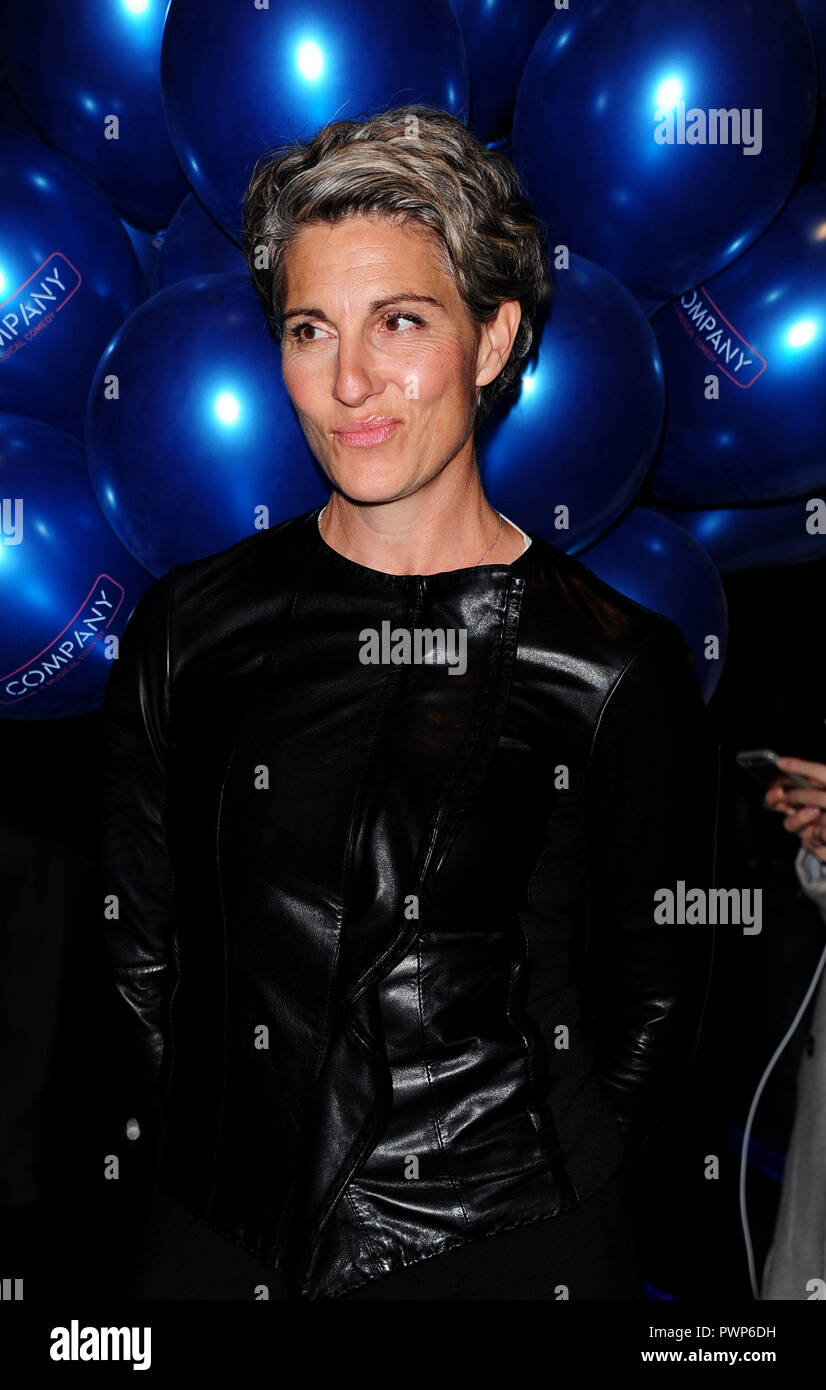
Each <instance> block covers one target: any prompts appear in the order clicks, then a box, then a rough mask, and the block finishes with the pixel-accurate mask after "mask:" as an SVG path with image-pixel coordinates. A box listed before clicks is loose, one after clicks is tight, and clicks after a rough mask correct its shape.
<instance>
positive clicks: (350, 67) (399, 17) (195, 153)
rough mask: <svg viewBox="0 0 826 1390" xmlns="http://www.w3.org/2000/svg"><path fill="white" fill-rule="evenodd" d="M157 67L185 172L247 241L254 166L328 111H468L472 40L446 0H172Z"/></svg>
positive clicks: (357, 114)
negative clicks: (263, 4)
mask: <svg viewBox="0 0 826 1390" xmlns="http://www.w3.org/2000/svg"><path fill="white" fill-rule="evenodd" d="M161 74H162V81H163V91H164V100H165V103H166V114H167V121H168V124H169V131H170V134H171V136H172V141H173V144H174V146H175V149H176V150H177V152H178V157H179V159H180V161H181V164H182V165H183V168H184V170H185V172H186V175H187V178H188V179H189V182H190V183H191V184H192V187H193V188H194V189H195V192H196V193H197V194H198V197H199V198H200V199H201V201H202V202H203V203H204V205H205V207H206V208H207V209H208V210H209V212H211V213H212V215H213V216H214V217H215V218H217V220H218V221H219V222H220V223H221V225H222V226H223V227H225V228H226V230H227V231H228V232H229V234H230V236H232V237H234V238H235V240H236V241H240V236H241V222H242V203H243V196H244V190H245V188H246V186H247V183H248V182H249V177H250V174H251V173H252V168H253V165H254V164H255V161H256V159H257V158H258V157H259V155H261V154H263V153H264V151H265V150H266V149H267V148H269V147H270V146H273V145H279V144H283V143H285V142H287V141H290V140H294V139H307V138H309V137H310V136H312V135H313V134H314V133H315V132H316V131H317V130H318V129H319V128H320V127H321V126H323V125H325V124H326V123H327V122H328V121H332V120H357V119H359V118H361V117H363V116H364V115H366V114H374V113H376V112H379V111H385V110H390V109H391V108H393V107H396V106H407V105H410V104H412V103H414V102H421V103H424V104H425V105H428V106H435V107H439V108H441V109H442V110H445V111H449V112H451V113H452V114H454V115H461V116H462V118H463V119H466V118H467V108H468V99H469V95H468V90H469V89H468V73H467V59H466V58H465V46H464V43H463V41H462V35H461V31H460V29H459V25H458V22H457V20H456V16H455V15H454V13H453V11H452V9H451V8H450V5H449V3H448V0H417V3H416V4H415V5H399V6H397V7H396V8H395V9H393V11H392V13H391V12H390V11H389V10H388V8H387V5H386V3H385V0H302V3H290V0H284V3H278V4H273V5H271V6H270V8H269V9H266V10H262V9H257V8H256V7H255V5H253V4H251V3H250V4H243V5H228V4H227V3H226V0H172V3H171V5H170V7H169V15H168V18H167V21H166V30H165V32H164V39H163V50H162V55H161Z"/></svg>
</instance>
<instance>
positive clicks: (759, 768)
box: [737, 748, 814, 787]
mask: <svg viewBox="0 0 826 1390" xmlns="http://www.w3.org/2000/svg"><path fill="white" fill-rule="evenodd" d="M737 761H738V763H739V764H740V766H741V767H742V768H745V770H746V772H750V773H751V775H752V777H756V778H757V781H758V782H759V783H760V784H761V786H764V787H770V786H771V785H772V783H774V782H776V781H777V779H778V777H782V778H783V780H784V782H790V783H791V784H792V786H793V787H811V786H813V785H814V784H813V783H812V782H810V781H809V779H808V777H801V776H800V774H799V773H796V772H784V771H783V769H782V767H778V766H777V754H776V753H774V752H773V751H772V749H771V748H750V749H748V750H744V751H743V752H742V753H738V754H737Z"/></svg>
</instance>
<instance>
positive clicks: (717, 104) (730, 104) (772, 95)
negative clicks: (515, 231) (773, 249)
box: [513, 0, 817, 312]
mask: <svg viewBox="0 0 826 1390" xmlns="http://www.w3.org/2000/svg"><path fill="white" fill-rule="evenodd" d="M816 104H817V75H816V71H815V58H814V50H813V47H812V41H811V38H810V37H809V32H808V29H807V28H806V24H805V22H804V20H803V17H802V15H801V14H800V11H799V10H798V8H797V5H796V4H795V3H794V0H760V4H759V5H755V4H754V3H753V0H725V3H721V0H680V3H679V4H669V5H664V4H663V3H662V0H615V2H614V3H611V4H606V3H605V0H577V3H576V4H575V5H573V6H572V7H571V9H570V11H562V12H560V13H558V14H556V15H554V17H553V18H552V19H551V20H549V22H548V24H547V25H546V26H545V28H544V29H543V31H542V33H541V35H540V37H539V38H538V40H537V42H536V44H535V45H534V48H533V51H532V53H531V55H530V58H529V59H528V62H527V64H526V66H525V72H524V75H523V78H522V82H521V84H520V87H519V94H518V97H517V103H516V112H515V115H514V128H513V149H514V159H515V163H516V165H517V168H518V169H519V171H520V173H522V175H523V176H524V179H525V182H526V185H527V191H528V193H529V194H530V195H531V197H532V199H533V201H534V203H535V204H536V206H537V207H538V209H539V211H540V212H541V213H542V214H543V216H544V217H545V218H546V219H547V220H548V221H549V222H550V223H551V225H552V226H553V227H554V236H555V239H556V241H557V242H560V241H561V242H564V243H565V244H566V245H568V246H570V248H571V250H573V251H576V252H578V253H579V254H580V255H583V256H588V257H589V258H590V259H591V260H594V261H597V262H598V263H599V264H600V265H604V266H605V267H606V268H607V269H608V270H611V271H613V273H614V274H615V275H616V276H618V278H619V279H620V280H622V281H623V282H624V284H626V285H628V287H629V289H631V290H632V291H633V293H634V294H635V295H636V296H637V297H638V298H639V299H640V301H641V303H642V304H643V307H644V308H645V309H646V311H647V312H650V311H653V310H654V309H656V308H658V307H660V306H661V305H662V304H664V303H665V302H666V301H668V300H669V299H672V298H673V297H674V296H675V295H677V294H681V293H682V291H683V290H686V289H688V288H689V287H690V286H691V285H696V284H697V283H698V282H699V281H700V280H703V279H704V278H705V277H706V276H709V275H713V274H714V272H715V271H717V270H720V269H721V268H722V267H723V266H724V265H727V264H728V263H729V261H731V260H733V259H734V258H735V257H736V256H738V255H740V254H741V252H743V251H744V250H745V249H746V247H747V246H749V245H750V244H751V243H752V242H753V241H755V240H756V239H757V237H758V236H759V235H760V233H761V232H762V231H763V230H764V229H765V228H766V227H767V226H768V224H769V222H770V221H771V220H772V218H773V217H775V216H776V214H777V213H778V212H779V211H780V209H781V207H782V206H783V203H784V202H785V201H786V199H787V197H788V196H789V193H790V192H791V189H792V187H793V185H794V182H795V179H796V178H797V175H798V172H799V170H800V167H801V164H802V162H803V158H804V155H805V153H806V148H807V144H808V141H809V136H810V133H811V130H812V126H813V122H814V116H815V107H816ZM720 111H723V112H724V113H725V112H731V113H732V115H731V117H730V119H729V118H726V119H723V118H721V117H719V116H717V115H714V114H712V113H715V112H720ZM743 112H745V113H746V115H745V118H744V117H743V114H742V113H743ZM758 112H759V113H761V114H760V115H759V116H758V115H757V113H758ZM735 116H736V119H735ZM700 136H703V137H704V139H703V140H702V141H699V140H697V137H700ZM723 136H726V137H727V139H728V143H723ZM729 137H730V138H729ZM735 137H736V139H735ZM695 140H696V141H697V142H696V143H690V142H691V141H695ZM749 151H751V153H749Z"/></svg>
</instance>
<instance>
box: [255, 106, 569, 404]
mask: <svg viewBox="0 0 826 1390" xmlns="http://www.w3.org/2000/svg"><path fill="white" fill-rule="evenodd" d="M358 215H362V216H374V217H382V218H387V219H388V220H393V221H401V222H402V223H408V222H411V223H414V224H416V223H418V224H420V225H421V226H423V227H425V228H427V229H428V230H429V231H430V233H431V234H434V235H435V237H436V238H437V242H438V243H440V246H441V251H442V260H443V266H444V269H445V271H446V272H447V273H448V274H450V275H452V277H453V279H454V280H455V282H456V286H457V289H458V291H459V293H460V295H461V297H462V299H463V300H464V303H465V305H466V306H467V309H468V312H469V313H470V315H471V317H472V318H473V319H474V320H475V321H476V322H477V323H484V322H486V321H488V320H490V319H491V318H493V316H494V315H495V314H496V311H497V309H498V308H499V305H500V304H501V303H503V302H504V301H505V300H508V299H515V300H518V301H519V304H520V306H521V309H522V319H521V322H520V324H519V329H518V331H517V334H516V338H515V340H514V343H513V347H512V350H511V353H510V356H509V358H508V361H507V362H506V364H505V366H504V367H503V368H502V370H501V372H500V373H499V375H498V376H496V377H495V378H494V379H493V381H491V382H488V383H487V385H485V386H483V387H482V388H481V391H480V392H479V393H478V406H477V410H476V414H475V417H474V423H475V424H480V423H481V421H482V420H483V419H484V418H485V416H486V415H487V414H488V413H489V411H490V409H491V407H492V405H493V403H494V401H495V400H496V399H497V398H498V397H499V396H501V395H502V394H503V393H504V392H505V391H506V390H507V389H508V387H509V386H510V385H511V384H512V383H513V382H515V380H516V379H517V377H518V376H519V374H520V372H521V370H522V363H523V360H524V358H525V357H526V356H527V354H528V352H529V350H530V347H531V342H532V339H533V321H534V318H535V315H536V311H537V306H538V304H539V302H540V300H544V301H545V302H547V303H549V302H550V299H551V296H552V281H551V278H550V275H549V272H548V251H547V244H546V239H545V230H546V229H545V224H544V223H543V222H542V220H541V218H540V217H539V215H538V214H537V212H536V211H535V209H534V208H533V206H532V205H531V203H530V202H529V200H528V198H527V197H526V195H525V193H524V192H523V189H522V187H521V185H520V181H519V176H518V174H517V172H516V170H515V169H514V167H513V165H512V164H511V162H510V160H509V159H508V158H507V157H506V156H505V155H504V154H502V153H501V152H500V151H497V150H490V149H486V148H485V146H484V145H483V144H481V143H480V142H479V141H478V140H477V139H476V137H475V136H474V135H473V134H472V133H471V132H470V131H469V130H468V129H467V128H466V126H464V125H463V124H462V122H461V121H460V120H458V119H457V118H456V117H455V116H451V115H448V114H447V113H446V112H444V111H439V110H436V109H435V108H432V107H428V106H421V105H412V106H403V107H397V108H395V109H394V110H392V111H385V112H383V113H381V114H379V115H375V116H370V117H368V118H366V119H364V120H361V121H355V120H352V121H333V122H331V123H330V124H328V125H325V126H323V127H322V129H321V130H319V131H318V132H317V134H316V135H314V136H313V137H312V138H311V139H309V140H306V141H294V142H293V143H291V144H287V145H278V146H275V147H273V148H272V149H269V150H266V151H265V152H264V154H262V155H261V157H260V158H259V159H258V161H257V163H256V165H255V168H254V169H253V172H252V175H251V177H250V180H249V183H248V185H247V189H246V193H245V196H244V226H243V234H242V246H243V250H244V256H245V259H246V262H247V266H248V268H249V272H250V275H251V276H252V279H253V283H254V285H255V288H256V290H257V292H258V297H259V299H260V301H261V306H262V308H263V310H264V314H265V317H266V320H267V324H268V326H269V329H270V331H271V333H272V335H273V337H274V338H275V339H276V341H278V342H280V341H281V334H282V331H283V317H282V315H283V310H284V303H283V293H284V282H285V267H284V259H285V252H286V250H287V249H288V247H289V245H290V243H291V241H292V239H293V238H294V237H295V235H296V234H297V233H298V231H299V230H300V228H301V227H302V226H304V225H306V224H308V223H313V222H338V221H340V220H341V219H343V218H346V217H349V216H358ZM262 251H263V254H262Z"/></svg>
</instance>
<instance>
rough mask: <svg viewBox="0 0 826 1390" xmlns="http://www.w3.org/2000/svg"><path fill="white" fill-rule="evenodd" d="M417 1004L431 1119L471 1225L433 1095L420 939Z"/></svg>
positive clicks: (417, 947) (417, 948) (417, 965)
mask: <svg viewBox="0 0 826 1390" xmlns="http://www.w3.org/2000/svg"><path fill="white" fill-rule="evenodd" d="M416 1003H417V1006H418V1012H419V1026H420V1029H421V1043H422V1060H423V1061H424V1070H425V1076H426V1078H427V1096H428V1100H429V1102H430V1114H431V1118H432V1120H433V1128H434V1130H435V1132H436V1140H437V1143H438V1145H439V1151H440V1153H441V1157H442V1161H443V1163H444V1166H445V1172H446V1173H447V1178H448V1182H449V1183H450V1186H451V1187H452V1188H453V1191H454V1193H455V1195H456V1200H457V1201H458V1203H459V1205H460V1207H461V1208H462V1216H463V1217H464V1219H465V1221H467V1222H468V1223H470V1217H469V1215H468V1211H467V1207H466V1205H465V1202H464V1200H463V1198H462V1193H461V1189H460V1187H459V1183H458V1181H457V1179H456V1175H455V1173H454V1171H453V1165H452V1162H451V1160H450V1158H449V1156H448V1153H447V1149H446V1146H445V1142H444V1135H443V1133H442V1125H441V1122H440V1120H439V1116H438V1114H437V1112H436V1099H435V1096H434V1093H433V1075H432V1072H431V1066H430V1059H429V1056H428V1046H427V1031H426V1029H425V1026H424V1009H423V1006H422V948H421V939H419V940H418V941H417V943H416Z"/></svg>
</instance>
